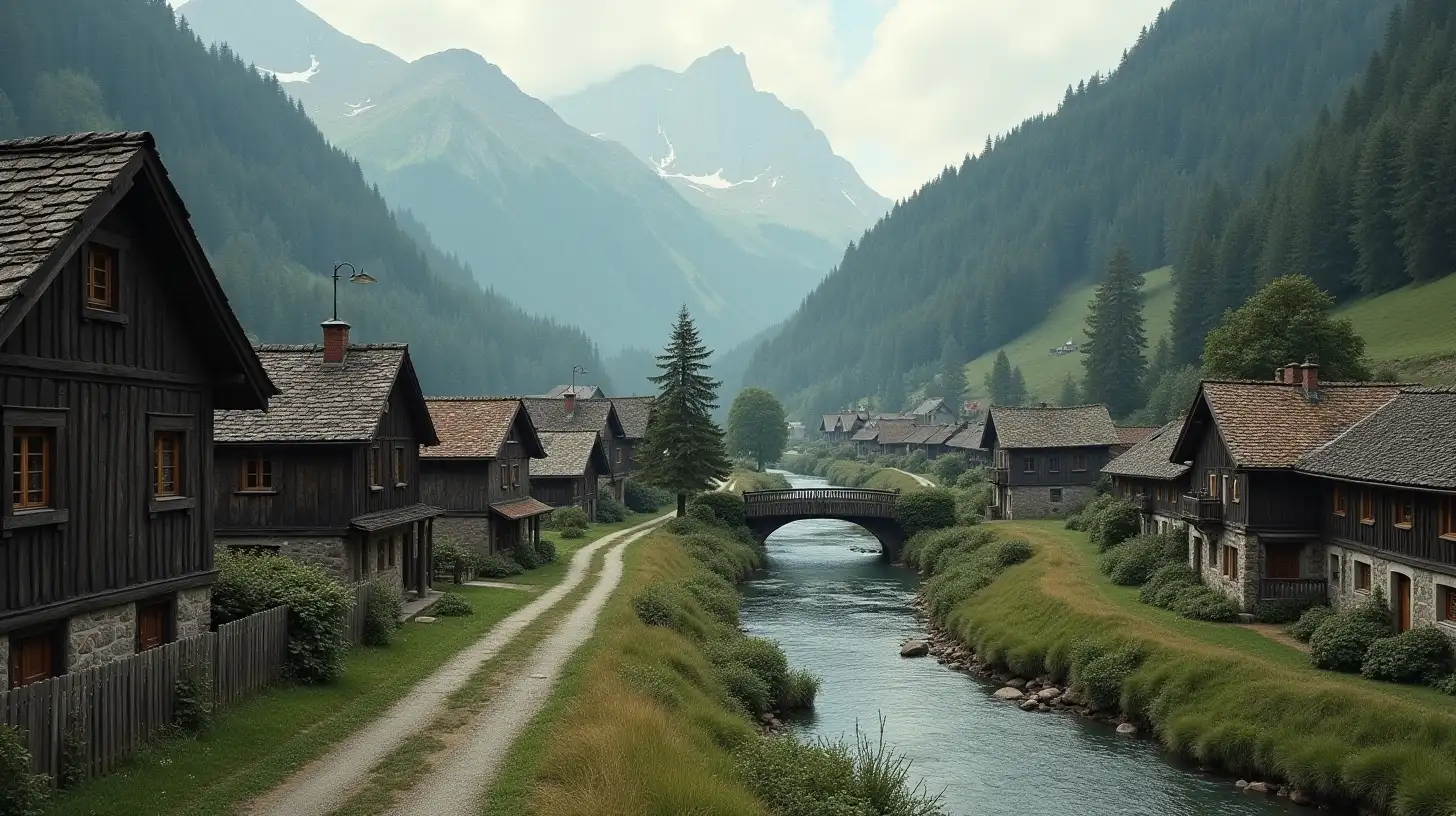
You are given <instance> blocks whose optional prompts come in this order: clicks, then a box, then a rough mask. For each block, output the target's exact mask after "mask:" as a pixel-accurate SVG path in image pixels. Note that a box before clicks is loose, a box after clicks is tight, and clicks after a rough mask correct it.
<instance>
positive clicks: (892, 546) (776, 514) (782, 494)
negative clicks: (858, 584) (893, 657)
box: [743, 487, 906, 561]
mask: <svg viewBox="0 0 1456 816" xmlns="http://www.w3.org/2000/svg"><path fill="white" fill-rule="evenodd" d="M899 495H900V494H899V493H898V492H896V491H893V490H864V489H861V488H847V487H816V488H800V489H792V490H756V491H750V492H747V493H744V494H743V504H744V509H745V511H746V513H747V521H748V529H750V530H752V531H753V535H754V537H755V538H757V539H758V543H759V544H763V543H764V542H766V541H767V540H768V537H769V536H770V535H773V533H774V531H776V530H778V529H779V528H781V527H784V526H786V525H788V524H792V523H794V522H796V521H806V520H808V519H837V520H839V521H847V522H850V523H851V524H857V525H859V526H860V527H863V528H864V529H865V530H867V531H869V533H870V534H871V535H873V536H874V537H875V539H876V540H878V541H879V542H880V552H881V554H882V556H883V557H884V558H887V559H889V560H890V561H899V560H900V553H901V552H902V551H903V550H904V549H905V538H906V536H905V530H904V528H902V527H901V526H900V522H898V521H896V520H895V500H896V499H897V498H898V497H899Z"/></svg>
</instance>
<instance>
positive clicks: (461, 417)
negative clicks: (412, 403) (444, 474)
mask: <svg viewBox="0 0 1456 816" xmlns="http://www.w3.org/2000/svg"><path fill="white" fill-rule="evenodd" d="M425 405H427V406H428V407H429V409H430V418H431V419H433V420H434V422H435V432H436V433H438V434H439V435H440V444H439V445H436V446H434V447H428V448H421V449H420V456H421V457H423V458H426V459H493V458H495V457H496V456H497V455H498V454H499V453H500V449H501V445H504V444H505V441H506V437H508V436H510V434H511V423H512V422H513V421H514V420H515V418H516V412H518V411H520V410H522V409H521V400H520V399H519V398H518V397H441V398H431V399H427V400H425Z"/></svg>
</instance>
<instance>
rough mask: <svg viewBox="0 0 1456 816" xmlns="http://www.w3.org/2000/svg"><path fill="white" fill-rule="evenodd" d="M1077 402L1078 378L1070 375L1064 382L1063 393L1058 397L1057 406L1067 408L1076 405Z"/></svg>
mask: <svg viewBox="0 0 1456 816" xmlns="http://www.w3.org/2000/svg"><path fill="white" fill-rule="evenodd" d="M1077 402H1078V400H1077V378H1076V377H1073V376H1072V375H1071V374H1068V375H1067V376H1066V377H1065V378H1064V379H1063V380H1062V393H1061V394H1060V395H1059V396H1058V397H1057V404H1058V405H1060V406H1062V407H1063V408H1066V407H1068V406H1072V405H1076V404H1077Z"/></svg>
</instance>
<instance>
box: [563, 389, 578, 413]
mask: <svg viewBox="0 0 1456 816" xmlns="http://www.w3.org/2000/svg"><path fill="white" fill-rule="evenodd" d="M564 396H565V399H566V415H567V416H571V415H573V414H575V413H576V392H575V391H572V390H570V389H568V390H567V392H566V394H565V395H564Z"/></svg>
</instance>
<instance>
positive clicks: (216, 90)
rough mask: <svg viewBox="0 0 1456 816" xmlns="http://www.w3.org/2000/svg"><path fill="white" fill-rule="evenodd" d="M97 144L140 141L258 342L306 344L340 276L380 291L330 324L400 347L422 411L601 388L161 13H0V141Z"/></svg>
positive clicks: (152, 0)
mask: <svg viewBox="0 0 1456 816" xmlns="http://www.w3.org/2000/svg"><path fill="white" fill-rule="evenodd" d="M77 20H85V21H86V24H85V25H84V26H78V25H77V24H76V21H77ZM6 111H13V112H12V113H9V114H7V113H6ZM110 129H132V130H150V131H152V132H153V133H154V134H155V136H156V138H157V145H158V149H159V151H160V153H161V155H162V159H163V161H164V162H166V165H167V168H168V171H169V172H170V174H171V176H172V179H173V181H174V183H175V184H176V185H177V187H178V189H179V190H180V191H181V193H182V196H183V199H184V200H185V201H186V203H187V208H188V210H189V212H190V215H191V219H192V223H193V226H194V228H195V229H196V231H197V233H198V236H199V238H200V239H201V240H202V244H203V246H204V247H205V249H206V250H207V253H208V256H209V257H210V259H211V260H212V262H213V266H214V267H215V268H216V270H217V273H218V277H219V279H220V280H221V281H222V283H223V286H224V288H225V290H226V291H227V295H228V298H229V300H230V302H231V303H232V306H233V308H234V310H235V311H236V312H237V313H238V316H239V317H240V318H241V320H242V322H243V325H244V326H245V327H246V328H247V329H248V330H249V332H250V333H251V334H253V335H254V336H256V337H257V338H258V339H260V340H262V341H266V342H279V343H299V342H318V340H319V337H320V335H319V327H318V325H319V322H320V321H321V320H324V319H326V318H328V316H329V314H330V309H331V306H332V302H331V301H332V295H331V281H330V280H329V278H328V275H329V274H330V273H331V272H332V269H333V265H334V264H335V263H337V262H339V261H349V262H351V263H353V264H355V265H356V266H357V267H360V268H363V269H367V270H368V271H369V273H370V274H371V275H372V276H374V277H375V278H377V279H378V281H379V282H378V284H376V285H374V286H350V285H348V284H343V285H341V286H340V287H339V313H340V316H341V317H343V318H345V319H347V320H348V321H349V322H350V323H352V324H353V325H354V333H353V334H354V337H355V338H356V339H358V340H360V341H365V342H370V341H401V340H402V341H408V342H409V343H410V344H411V350H412V354H413V356H414V359H415V366H416V369H417V370H418V372H419V374H420V378H421V381H422V384H423V385H424V388H425V389H426V391H427V392H428V393H437V394H439V393H451V394H482V393H538V392H540V391H543V390H545V389H547V388H549V387H551V386H552V385H553V384H555V382H556V381H558V380H560V379H561V378H562V377H563V376H566V374H565V373H563V372H567V373H569V372H570V371H571V367H572V366H573V365H587V366H589V367H591V368H593V369H594V370H601V369H600V365H601V364H600V360H599V358H598V357H597V354H596V350H595V348H594V347H593V344H592V343H591V341H590V340H589V339H588V338H587V337H586V335H584V334H583V333H582V332H581V331H579V330H576V329H571V328H566V327H563V326H561V325H558V324H556V323H553V322H551V321H548V320H543V319H540V318H535V317H531V316H528V315H527V314H525V313H524V312H522V311H521V310H520V309H519V308H517V307H516V306H514V305H513V304H511V303H510V302H508V301H507V300H505V299H504V298H502V297H500V296H499V295H495V294H492V293H487V292H482V291H480V289H479V288H478V287H476V286H475V285H474V284H473V283H468V281H470V279H471V278H472V277H473V273H472V272H471V271H470V270H469V269H468V268H465V267H464V266H462V265H460V263H459V261H457V260H454V259H452V258H450V257H449V256H447V255H446V254H444V253H443V252H441V251H440V250H439V249H437V248H436V247H433V246H431V245H430V244H429V243H428V240H427V238H426V237H425V234H424V232H423V230H422V229H421V228H419V227H418V225H413V226H412V227H411V228H410V231H407V230H406V228H405V227H403V226H402V225H401V222H400V221H399V220H398V219H397V218H396V217H395V216H394V215H393V214H392V213H391V212H390V210H389V207H388V206H387V205H386V203H385V201H384V199H383V198H382V197H381V196H380V195H379V194H378V192H377V191H375V190H374V189H372V188H371V187H370V186H369V184H368V183H366V181H365V180H364V176H363V174H362V173H361V171H360V169H359V166H358V164H357V163H356V162H354V161H353V160H352V159H350V158H349V157H348V156H347V155H345V154H344V153H343V152H341V151H339V150H337V149H335V148H332V147H330V146H329V145H328V144H327V143H326V142H325V141H324V139H323V137H322V135H321V134H320V133H319V131H318V129H317V128H316V127H315V126H314V124H313V123H312V122H311V121H310V120H309V118H308V117H307V116H306V115H305V114H304V112H303V111H301V110H299V109H298V107H297V106H296V105H295V103H294V102H293V101H291V100H290V99H289V98H288V95H287V94H286V93H284V91H283V87H282V85H281V84H280V83H279V81H278V80H277V78H276V77H271V76H263V75H259V74H258V73H257V72H255V71H253V70H251V69H250V68H249V67H248V66H247V65H246V64H244V63H243V62H242V61H241V60H240V59H239V58H238V57H237V56H236V55H234V54H232V53H231V52H230V51H228V50H226V49H222V48H213V49H208V48H206V47H205V46H203V45H202V43H201V42H200V41H199V40H198V39H197V37H195V36H194V35H193V34H192V33H191V32H189V31H187V30H186V29H185V28H183V27H180V26H179V25H178V24H177V22H176V21H175V20H174V17H173V13H172V10H171V9H170V8H169V7H168V6H167V4H166V3H165V2H163V0H9V2H6V3H3V4H0V135H40V134H47V133H61V132H71V131H80V130H110ZM7 131H8V132H7ZM411 232H412V233H413V234H411ZM461 281H466V282H467V283H464V284H462V283H460V282H461Z"/></svg>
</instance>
